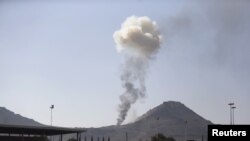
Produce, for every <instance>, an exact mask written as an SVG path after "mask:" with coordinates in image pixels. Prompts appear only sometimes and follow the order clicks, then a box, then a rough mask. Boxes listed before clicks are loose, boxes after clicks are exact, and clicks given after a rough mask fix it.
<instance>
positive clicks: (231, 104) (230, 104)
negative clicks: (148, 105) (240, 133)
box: [228, 103, 234, 125]
mask: <svg viewBox="0 0 250 141" xmlns="http://www.w3.org/2000/svg"><path fill="white" fill-rule="evenodd" d="M228 105H229V106H230V124H231V125H232V106H233V105H234V103H229V104H228Z"/></svg>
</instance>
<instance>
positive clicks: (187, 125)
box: [84, 101, 212, 141]
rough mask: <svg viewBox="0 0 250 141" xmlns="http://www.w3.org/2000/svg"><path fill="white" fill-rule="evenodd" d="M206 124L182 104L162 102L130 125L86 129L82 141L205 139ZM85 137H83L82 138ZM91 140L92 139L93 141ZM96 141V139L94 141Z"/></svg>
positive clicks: (208, 122)
mask: <svg viewBox="0 0 250 141" xmlns="http://www.w3.org/2000/svg"><path fill="white" fill-rule="evenodd" d="M208 124H212V123H211V122H210V121H208V120H206V119H204V118H203V117H201V116H199V115H198V114H196V113H195V112H194V111H192V110H191V109H189V108H187V107H186V106H185V105H184V104H182V103H180V102H175V101H168V102H164V103H163V104H161V105H159V106H157V107H155V108H153V109H151V110H149V111H148V112H147V113H145V114H144V115H142V116H141V117H139V118H138V119H137V120H136V121H135V122H134V123H130V124H127V125H122V126H108V127H102V128H90V129H87V130H88V132H87V133H85V136H86V139H87V141H88V139H90V137H91V136H93V137H94V138H97V137H100V139H102V138H103V137H106V138H107V137H110V139H111V140H112V141H126V139H125V137H126V133H127V136H128V141H140V140H141V141H146V140H148V141H149V140H150V138H151V136H153V135H155V134H157V133H163V134H164V135H165V136H168V137H174V138H175V139H176V140H177V141H182V140H184V138H185V134H186V137H187V139H189V140H191V139H193V140H197V141H198V140H202V138H203V139H204V140H205V139H206V135H207V125H208ZM84 138H85V137H84ZM94 141H95V139H94ZM97 141H98V139H97Z"/></svg>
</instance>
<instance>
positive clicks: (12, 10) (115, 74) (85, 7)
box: [0, 0, 250, 127]
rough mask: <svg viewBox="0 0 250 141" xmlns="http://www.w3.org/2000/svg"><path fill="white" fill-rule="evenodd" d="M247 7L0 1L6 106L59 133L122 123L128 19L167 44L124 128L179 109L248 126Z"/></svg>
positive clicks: (239, 1) (0, 66) (239, 3)
mask: <svg viewBox="0 0 250 141" xmlns="http://www.w3.org/2000/svg"><path fill="white" fill-rule="evenodd" d="M249 7H250V2H249V1H247V0H245V1H244V0H226V1H223V0H220V1H210V0H208V1H203V2H198V1H184V0H183V1H182V0H180V1H178V2H177V1H174V0H159V1H150V0H138V1H125V0H124V1H122V0H121V1H118V2H117V1H115V0H109V1H105V2H103V1H98V0H96V1H90V0H89V1H88V0H85V1H82V2H81V1H76V0H75V1H70V0H68V1H67V0H64V1H59V0H58V1H56V0H54V1H52V2H51V1H49V0H48V1H38V0H35V1H31V0H24V1H18V0H5V1H4V0H1V1H0V106H3V107H6V108H8V109H10V110H12V111H14V112H15V113H18V114H21V115H23V116H25V117H29V118H32V119H34V120H36V121H39V122H41V123H44V124H50V108H49V107H50V105H51V104H54V105H55V109H54V110H53V119H54V121H53V124H54V125H57V126H73V127H75V126H78V127H91V126H93V127H99V126H106V125H111V124H116V119H117V116H118V112H117V107H118V104H119V102H120V101H119V95H120V94H122V92H123V89H122V87H121V82H120V78H119V77H120V73H121V64H122V62H123V58H122V56H121V55H120V54H118V53H117V51H116V49H115V43H114V41H113V37H112V36H113V33H114V31H116V30H118V29H119V28H120V26H121V23H122V22H123V21H124V20H125V19H126V17H129V16H131V15H136V16H148V17H150V18H151V19H153V20H155V21H156V22H157V23H158V25H159V28H160V32H161V33H162V35H163V43H162V46H161V49H160V50H159V53H158V54H157V56H156V58H155V59H154V60H152V61H151V62H150V68H149V70H148V72H147V80H146V86H147V97H146V98H145V99H144V100H140V101H139V102H138V103H137V104H135V105H133V107H132V109H131V111H130V112H129V116H128V119H127V120H126V122H129V121H132V120H133V119H135V118H136V117H138V116H140V115H141V114H143V113H145V112H146V111H148V110H149V109H150V108H153V107H155V106H157V105H159V104H161V103H162V102H163V101H169V100H173V101H180V102H182V103H183V104H185V105H186V106H187V107H189V108H191V109H192V110H194V111H195V112H196V113H198V114H200V115H201V116H203V117H204V118H206V119H208V120H211V121H212V122H214V123H220V124H225V123H226V124H228V123H229V106H228V105H227V104H228V103H229V102H234V103H235V104H236V107H237V108H236V111H235V123H240V124H250V110H249V107H250V46H249V45H250V26H249V25H250V14H249V13H250V9H249Z"/></svg>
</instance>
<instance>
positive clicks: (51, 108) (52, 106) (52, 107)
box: [50, 105, 54, 126]
mask: <svg viewBox="0 0 250 141" xmlns="http://www.w3.org/2000/svg"><path fill="white" fill-rule="evenodd" d="M53 109H54V105H51V106H50V125H51V126H52V110H53Z"/></svg>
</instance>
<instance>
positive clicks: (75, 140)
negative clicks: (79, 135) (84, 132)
mask: <svg viewBox="0 0 250 141" xmlns="http://www.w3.org/2000/svg"><path fill="white" fill-rule="evenodd" d="M68 141H77V139H74V138H70V139H68Z"/></svg>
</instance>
